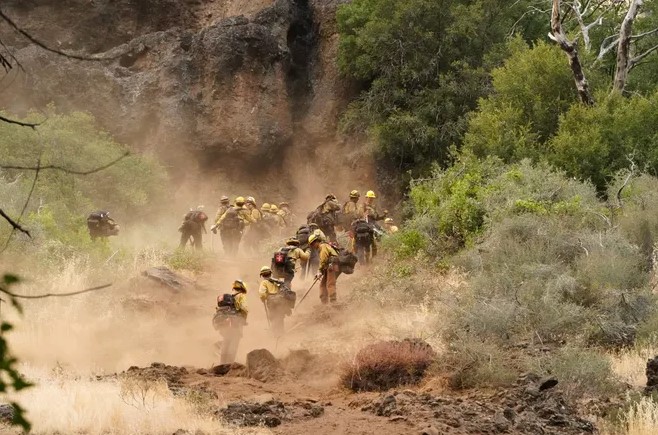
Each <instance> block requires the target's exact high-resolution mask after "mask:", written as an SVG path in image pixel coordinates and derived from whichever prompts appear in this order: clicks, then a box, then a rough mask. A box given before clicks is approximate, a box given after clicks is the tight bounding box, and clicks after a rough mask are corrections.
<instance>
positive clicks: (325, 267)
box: [309, 234, 340, 304]
mask: <svg viewBox="0 0 658 435" xmlns="http://www.w3.org/2000/svg"><path fill="white" fill-rule="evenodd" d="M309 243H310V245H311V249H313V250H315V251H316V252H317V253H318V257H319V259H320V264H319V270H318V272H317V273H316V275H315V278H316V279H320V302H322V303H323V304H327V303H329V302H331V303H335V302H336V298H337V295H336V280H337V279H338V277H339V276H340V265H339V264H338V252H337V251H336V249H335V248H334V247H333V246H331V245H330V244H329V243H327V242H324V241H322V240H320V237H319V236H317V235H316V234H312V235H311V237H310V238H309Z"/></svg>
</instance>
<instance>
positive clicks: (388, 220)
mask: <svg viewBox="0 0 658 435" xmlns="http://www.w3.org/2000/svg"><path fill="white" fill-rule="evenodd" d="M384 223H385V224H392V223H393V219H392V218H386V219H384Z"/></svg>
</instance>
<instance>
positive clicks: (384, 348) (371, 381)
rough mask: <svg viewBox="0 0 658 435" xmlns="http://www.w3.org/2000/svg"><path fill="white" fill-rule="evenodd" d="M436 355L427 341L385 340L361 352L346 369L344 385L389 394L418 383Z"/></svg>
mask: <svg viewBox="0 0 658 435" xmlns="http://www.w3.org/2000/svg"><path fill="white" fill-rule="evenodd" d="M434 357H435V354H434V351H433V350H432V348H431V347H430V346H429V345H428V344H427V343H425V342H423V341H417V340H404V341H382V342H379V343H375V344H371V345H368V346H366V347H364V348H363V349H361V350H360V351H359V352H358V353H357V354H356V356H355V357H354V360H353V361H352V362H351V363H349V364H346V365H345V366H344V367H343V370H342V374H341V376H340V380H341V384H342V385H343V386H345V387H347V388H349V389H351V390H353V391H385V390H388V389H389V388H393V387H397V386H399V385H408V384H416V383H418V382H419V381H420V380H421V379H422V377H423V374H424V373H425V371H426V370H427V369H428V367H429V366H430V365H431V364H432V362H433V360H434Z"/></svg>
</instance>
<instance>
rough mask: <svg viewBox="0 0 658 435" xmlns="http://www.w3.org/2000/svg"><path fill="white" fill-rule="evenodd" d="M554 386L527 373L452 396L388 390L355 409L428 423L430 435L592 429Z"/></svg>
mask: <svg viewBox="0 0 658 435" xmlns="http://www.w3.org/2000/svg"><path fill="white" fill-rule="evenodd" d="M551 384H552V385H551ZM556 384H557V381H556V380H555V379H552V380H551V379H544V380H541V379H540V378H539V377H537V376H535V375H532V374H527V375H525V376H524V377H523V378H520V379H519V381H518V382H517V383H516V384H514V385H513V386H511V387H509V388H505V389H498V390H497V391H486V392H483V391H470V392H468V393H467V394H463V395H461V397H455V398H451V397H445V396H444V397H441V396H432V395H431V394H427V393H423V394H418V393H416V394H415V395H414V394H410V393H409V391H407V390H405V391H401V392H397V391H389V392H387V393H385V394H381V395H380V396H379V397H378V398H375V399H374V400H371V401H370V402H369V403H367V402H366V403H363V402H361V403H360V404H359V407H360V408H361V409H362V410H363V411H364V412H370V413H373V414H375V415H378V416H381V417H388V419H389V421H404V420H407V421H410V422H412V421H426V422H428V423H429V422H431V426H429V427H427V428H425V429H423V432H421V433H423V434H431V435H436V434H446V435H451V434H454V435H457V434H460V435H461V434H465V433H483V434H484V433H486V434H496V433H513V434H521V435H536V434H543V435H582V434H586V433H594V432H595V431H596V429H595V427H594V425H593V424H592V423H591V422H589V421H587V420H584V419H582V418H580V417H579V416H578V412H577V410H576V409H575V408H574V407H572V406H570V404H569V403H568V402H567V400H566V399H565V398H564V396H563V394H562V392H561V391H560V390H559V389H558V388H555V386H556ZM542 385H544V389H543V390H542V391H541V392H540V387H541V386H542ZM549 385H551V386H549ZM501 393H502V394H501ZM428 420H429V421H428Z"/></svg>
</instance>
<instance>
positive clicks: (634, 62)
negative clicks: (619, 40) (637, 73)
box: [628, 45, 658, 71]
mask: <svg viewBox="0 0 658 435" xmlns="http://www.w3.org/2000/svg"><path fill="white" fill-rule="evenodd" d="M656 50H658V45H654V46H653V47H651V48H650V49H648V50H647V51H645V52H644V53H642V54H640V55H638V56H635V57H634V58H633V59H631V60H630V61H629V62H628V70H629V71H630V70H632V69H633V68H635V67H636V66H638V65H639V64H640V62H641V61H642V59H644V58H645V57H647V56H649V55H650V54H651V53H653V52H654V51H656Z"/></svg>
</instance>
